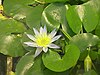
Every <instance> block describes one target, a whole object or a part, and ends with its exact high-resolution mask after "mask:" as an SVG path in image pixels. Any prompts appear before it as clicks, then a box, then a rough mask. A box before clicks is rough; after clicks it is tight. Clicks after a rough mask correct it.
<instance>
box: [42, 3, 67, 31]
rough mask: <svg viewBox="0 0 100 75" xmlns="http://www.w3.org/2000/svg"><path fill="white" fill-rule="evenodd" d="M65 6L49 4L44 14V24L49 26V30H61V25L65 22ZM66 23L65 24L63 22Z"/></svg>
mask: <svg viewBox="0 0 100 75" xmlns="http://www.w3.org/2000/svg"><path fill="white" fill-rule="evenodd" d="M65 10H66V8H65V5H64V4H62V3H51V4H49V5H48V6H47V7H46V8H45V9H44V11H43V13H42V22H41V23H42V24H43V25H45V24H46V25H47V28H48V30H49V31H50V30H53V29H54V28H57V29H58V28H59V27H60V24H61V23H62V22H63V21H65V19H66V18H65V12H66V11H65ZM63 23H64V22H63Z"/></svg>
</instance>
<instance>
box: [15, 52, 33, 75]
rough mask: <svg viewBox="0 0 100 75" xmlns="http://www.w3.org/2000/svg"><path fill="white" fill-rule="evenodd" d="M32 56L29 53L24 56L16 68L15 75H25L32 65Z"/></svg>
mask: <svg viewBox="0 0 100 75" xmlns="http://www.w3.org/2000/svg"><path fill="white" fill-rule="evenodd" d="M33 59H34V58H33V54H31V52H29V53H27V54H26V55H24V56H23V57H22V58H21V59H20V61H19V62H18V64H17V66H16V75H25V73H26V72H27V71H28V70H29V69H30V68H31V66H32V65H34V61H33Z"/></svg>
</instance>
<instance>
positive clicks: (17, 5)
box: [3, 0, 34, 20]
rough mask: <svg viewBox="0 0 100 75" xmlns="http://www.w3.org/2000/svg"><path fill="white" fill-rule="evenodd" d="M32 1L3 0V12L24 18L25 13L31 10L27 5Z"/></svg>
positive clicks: (32, 1)
mask: <svg viewBox="0 0 100 75" xmlns="http://www.w3.org/2000/svg"><path fill="white" fill-rule="evenodd" d="M33 3H34V0H19V1H18V0H4V3H3V5H4V13H5V14H6V15H7V16H12V17H13V18H17V19H18V20H19V19H23V18H26V15H27V14H29V12H30V11H31V10H32V7H30V6H29V5H30V4H33Z"/></svg>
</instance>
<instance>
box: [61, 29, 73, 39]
mask: <svg viewBox="0 0 100 75" xmlns="http://www.w3.org/2000/svg"><path fill="white" fill-rule="evenodd" d="M60 31H61V32H62V33H63V34H64V35H65V36H66V37H67V38H68V39H69V40H71V39H72V38H71V36H70V35H69V34H68V33H66V32H65V31H64V30H62V29H60Z"/></svg>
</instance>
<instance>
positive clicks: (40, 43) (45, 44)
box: [24, 26, 61, 57]
mask: <svg viewBox="0 0 100 75" xmlns="http://www.w3.org/2000/svg"><path fill="white" fill-rule="evenodd" d="M33 31H34V33H35V36H33V35H31V34H27V33H26V35H27V37H28V38H30V39H31V40H32V42H24V44H26V45H28V46H31V47H37V49H36V51H35V55H34V57H37V56H38V55H39V54H40V53H41V52H42V51H44V52H45V53H46V52H47V51H48V48H60V47H59V46H57V45H55V44H53V42H54V41H56V40H58V39H59V38H60V37H61V35H57V36H55V35H56V33H57V31H56V29H54V30H53V31H52V32H51V33H50V34H47V28H46V26H44V28H42V27H40V32H39V31H38V30H37V29H35V28H33Z"/></svg>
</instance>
